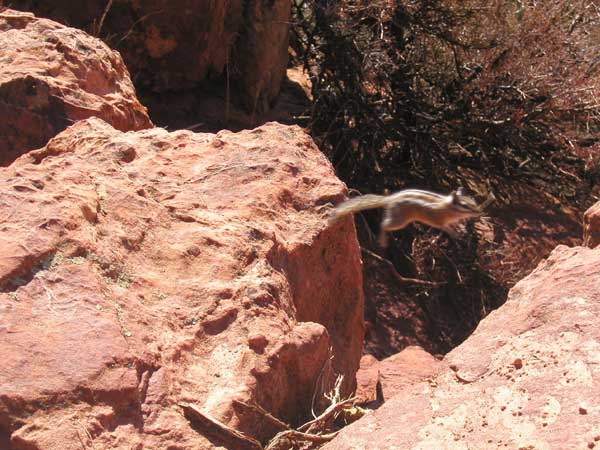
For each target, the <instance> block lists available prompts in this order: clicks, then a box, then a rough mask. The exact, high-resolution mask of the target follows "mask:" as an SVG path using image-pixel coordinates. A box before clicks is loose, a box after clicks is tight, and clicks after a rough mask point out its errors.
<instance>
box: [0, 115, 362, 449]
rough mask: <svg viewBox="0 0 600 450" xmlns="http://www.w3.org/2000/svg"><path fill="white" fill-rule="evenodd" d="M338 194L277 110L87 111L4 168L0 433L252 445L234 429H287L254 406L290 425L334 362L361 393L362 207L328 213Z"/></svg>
mask: <svg viewBox="0 0 600 450" xmlns="http://www.w3.org/2000/svg"><path fill="white" fill-rule="evenodd" d="M344 194H345V187H344V185H343V184H342V183H341V182H340V181H339V180H338V179H337V178H335V176H334V172H333V169H332V167H331V165H330V164H329V163H328V161H327V160H326V158H325V157H324V156H323V155H322V154H321V153H320V152H319V150H318V149H317V147H316V146H315V145H314V143H313V142H312V140H311V139H310V137H309V136H308V135H306V134H305V133H304V132H303V131H301V129H300V128H298V127H286V126H282V125H278V124H267V125H265V126H263V127H260V128H257V129H255V130H252V131H245V132H241V133H237V134H236V133H231V132H227V131H223V132H220V133H218V134H216V135H213V134H195V133H192V132H189V131H179V132H173V133H169V132H167V131H165V130H163V129H160V128H153V129H149V130H143V131H137V132H128V133H123V132H120V131H117V130H115V129H114V128H113V127H111V126H110V125H109V124H107V123H105V122H103V121H102V120H100V119H96V118H94V119H87V120H83V121H80V122H78V123H76V124H75V125H73V126H71V127H70V128H68V129H67V130H65V131H64V132H63V133H61V134H59V135H58V136H56V137H55V138H53V139H52V140H51V141H50V142H49V143H48V144H47V145H46V146H45V147H43V148H42V149H40V150H35V151H32V152H30V153H28V154H27V155H24V156H22V157H21V158H19V159H17V160H16V161H15V162H14V163H13V164H12V165H11V166H9V167H7V168H1V169H0V218H1V225H0V248H1V249H2V251H1V252H0V345H1V347H0V348H1V349H2V352H1V353H2V364H1V365H0V447H2V448H6V447H7V448H12V449H28V450H31V449H40V450H41V449H49V448H61V450H66V449H81V448H82V446H83V447H84V448H103V449H116V448H119V449H121V448H122V449H125V448H127V449H130V448H142V447H143V448H152V449H159V448H179V449H190V450H191V449H194V450H198V449H212V448H217V447H218V448H222V447H225V448H228V449H237V448H244V446H243V445H241V444H240V442H241V443H244V442H246V444H247V443H248V442H249V441H244V440H243V439H242V440H241V441H240V440H239V439H240V438H239V437H238V438H236V437H235V436H236V435H234V434H232V433H231V430H230V429H232V428H233V429H236V430H239V431H242V432H244V433H245V434H246V435H247V436H250V437H253V438H256V439H258V440H260V441H265V440H267V439H269V438H270V437H271V436H272V435H273V434H274V433H275V432H277V431H279V430H278V429H277V428H276V427H275V425H274V422H273V421H272V420H268V417H267V416H265V415H264V414H263V413H261V412H260V410H259V409H257V408H256V405H259V406H261V407H262V408H264V409H265V410H267V411H269V413H270V414H272V415H273V416H276V417H279V418H280V419H281V420H284V421H287V422H290V423H292V424H293V423H296V422H298V421H302V420H304V419H306V416H307V415H308V414H309V412H310V410H311V407H314V408H315V409H316V410H317V411H318V409H319V406H320V405H319V404H320V402H321V400H322V399H323V393H324V391H327V390H328V389H330V387H331V385H332V383H333V381H334V380H335V377H336V375H337V374H340V375H344V380H345V381H344V385H343V393H345V394H349V393H350V392H351V391H352V389H353V388H354V374H355V372H356V370H357V367H358V363H359V360H360V356H361V349H362V338H363V334H364V330H363V296H362V279H361V267H360V255H359V248H358V244H357V241H356V236H355V230H354V225H353V223H352V220H351V219H350V218H348V220H345V221H343V222H341V223H339V224H337V225H335V226H334V227H331V228H328V227H327V226H326V215H327V211H328V209H329V207H328V206H327V204H328V203H330V202H336V201H339V200H341V199H342V198H343V197H344ZM182 405H183V407H182ZM187 405H192V407H193V408H195V409H196V410H197V411H200V412H201V414H202V415H203V417H204V420H200V421H198V417H202V416H197V415H196V416H195V415H193V414H192V415H191V416H190V414H188V413H189V411H190V409H183V408H188V406H187ZM186 411H187V412H186ZM215 423H216V424H218V426H217V425H215ZM207 424H208V425H207ZM236 439H237V440H236ZM2 445H4V446H2Z"/></svg>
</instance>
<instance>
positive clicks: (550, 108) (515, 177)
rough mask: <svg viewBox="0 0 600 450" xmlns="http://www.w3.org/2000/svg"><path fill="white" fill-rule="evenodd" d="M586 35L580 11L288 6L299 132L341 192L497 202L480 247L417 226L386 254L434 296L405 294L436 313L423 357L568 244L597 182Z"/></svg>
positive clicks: (326, 2) (598, 118)
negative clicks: (302, 112) (308, 107)
mask: <svg viewBox="0 0 600 450" xmlns="http://www.w3.org/2000/svg"><path fill="white" fill-rule="evenodd" d="M599 22H600V10H599V8H598V7H596V5H595V3H593V2H590V1H586V0H580V1H567V0H554V1H511V2H504V1H500V0H493V1H492V2H488V1H483V0H470V1H458V0H452V1H442V0H421V1H417V0H399V1H391V0H389V1H386V0H376V1H366V0H342V1H333V0H296V1H295V3H294V39H293V45H294V47H295V53H296V54H297V55H298V58H297V59H298V60H297V62H300V63H303V64H304V66H305V68H306V69H307V70H308V71H309V73H310V74H311V80H312V83H313V97H314V106H313V110H312V114H311V121H310V129H311V132H312V134H313V137H314V138H315V139H316V141H317V142H318V143H319V145H320V147H321V148H322V149H323V150H324V151H325V152H326V154H327V155H328V156H329V158H330V159H331V161H332V163H333V164H334V166H335V168H336V170H337V172H338V175H339V176H340V177H341V178H342V179H343V180H344V181H346V182H347V183H348V184H349V186H350V187H352V188H354V189H355V190H357V191H359V192H362V193H366V192H378V193H381V192H382V191H385V190H389V191H394V190H397V189H401V188H405V187H421V188H431V189H434V190H440V191H449V190H451V189H454V188H456V187H457V186H461V185H462V186H466V187H468V188H469V189H470V190H471V191H472V192H473V193H474V194H475V195H476V196H479V197H481V198H484V197H486V196H487V195H489V194H490V193H493V194H494V195H495V197H496V198H497V202H496V205H495V208H494V209H492V210H491V211H490V212H491V215H492V216H495V217H492V219H490V220H489V221H488V224H489V226H490V227H491V231H490V230H488V233H487V234H489V235H490V236H491V237H487V238H484V237H483V235H484V234H485V233H484V232H483V231H481V230H479V232H477V233H476V232H475V230H474V229H473V228H470V233H467V234H465V235H464V238H463V239H461V240H460V241H458V242H456V241H449V240H448V239H446V238H445V237H444V238H441V239H438V240H437V241H436V243H435V244H433V245H432V243H431V242H432V239H433V238H434V237H435V236H436V233H434V232H431V231H427V230H426V228H423V227H416V228H411V229H408V230H407V231H403V232H402V233H400V234H397V235H396V236H397V237H396V239H395V241H394V242H393V245H392V248H391V250H389V251H388V252H387V256H388V257H389V258H390V259H391V260H393V262H394V264H395V266H396V267H397V269H398V271H399V272H400V273H401V274H403V275H406V276H413V277H421V278H424V279H428V280H431V281H436V282H442V283H443V285H442V286H439V287H429V288H426V287H418V289H415V287H414V286H411V287H410V291H409V290H406V292H407V296H412V297H414V296H415V295H416V296H418V297H420V298H422V299H423V301H426V302H428V305H429V306H430V311H432V314H433V315H434V316H436V317H435V318H434V319H433V321H434V322H435V323H436V327H437V330H436V331H435V332H436V333H437V336H436V337H435V338H434V339H433V340H434V341H435V342H434V343H433V344H431V345H426V347H428V348H429V349H430V350H432V351H447V350H448V349H449V348H451V347H452V346H454V345H456V344H457V343H459V342H460V341H461V340H462V339H464V338H465V337H466V336H468V334H469V333H470V331H471V330H472V329H473V328H474V327H475V326H476V324H477V323H478V321H479V320H480V318H481V317H483V316H485V315H486V314H487V313H488V312H489V311H491V310H492V309H493V308H495V307H497V306H499V304H501V303H502V302H503V301H504V298H505V294H506V292H507V290H508V288H510V286H511V285H512V284H513V283H514V282H515V281H516V280H518V279H520V278H522V277H523V276H524V275H526V273H527V272H528V271H529V270H531V268H532V267H533V266H534V265H535V264H537V262H538V261H539V259H540V258H541V257H543V256H544V255H545V253H547V251H548V250H549V249H550V248H552V246H554V245H555V244H556V243H557V242H563V241H564V242H569V243H571V242H573V240H574V239H575V238H579V233H580V225H579V223H580V220H581V213H582V211H583V210H584V209H585V208H586V207H587V206H589V205H590V204H592V203H593V201H595V200H596V195H595V194H596V193H597V187H596V182H597V181H598V174H599V173H600V172H599V171H598V168H599V164H598V151H597V150H598V149H599V147H600V140H599V138H598V131H599V125H600V102H599V101H598V100H599V99H598V95H599V94H600V90H599V88H600V85H599V83H598V80H599V77H598V75H599V74H600V57H598V55H599V54H600V51H599V50H600V27H599V25H600V23H599ZM521 213H522V214H523V216H522V220H521V218H520V217H516V216H517V215H518V214H521ZM511 216H514V217H511ZM366 217H367V222H368V223H369V224H370V226H371V228H373V230H376V228H377V226H378V225H377V220H378V217H379V216H378V214H377V213H368V214H366ZM546 219H547V220H548V221H550V222H551V223H552V224H553V225H546V226H539V227H537V229H536V221H538V222H539V221H540V220H546ZM517 228H518V231H519V232H516V231H515V230H517ZM523 230H526V233H525V232H523ZM545 236H546V237H548V236H549V237H550V238H549V239H546V240H544V237H545ZM540 242H542V244H543V245H541V244H539V243H540ZM364 245H367V246H368V245H369V244H367V243H365V244H364ZM511 246H512V247H511ZM367 278H368V274H367ZM407 289H409V288H407ZM438 319H439V320H438ZM396 350H397V349H396Z"/></svg>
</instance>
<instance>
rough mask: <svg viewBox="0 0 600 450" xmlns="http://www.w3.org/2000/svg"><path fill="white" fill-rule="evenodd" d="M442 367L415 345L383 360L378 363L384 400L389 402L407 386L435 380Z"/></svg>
mask: <svg viewBox="0 0 600 450" xmlns="http://www.w3.org/2000/svg"><path fill="white" fill-rule="evenodd" d="M443 366H444V364H443V363H442V362H441V361H439V360H438V359H436V358H435V357H434V356H433V355H431V354H430V353H427V352H426V351H425V350H423V349H422V348H421V347H419V346H416V345H414V346H410V347H406V348H405V349H404V350H402V351H401V352H400V353H396V354H395V355H392V356H390V357H388V358H386V359H384V360H383V361H381V362H380V363H379V373H380V378H381V389H382V392H383V398H384V400H385V401H387V400H389V399H390V398H392V397H393V396H395V395H396V394H397V393H398V392H400V391H401V390H402V389H404V388H406V387H407V386H412V385H413V384H417V383H418V382H421V381H426V380H427V379H430V378H435V376H436V375H437V374H438V373H439V372H440V370H441V369H442V367H443Z"/></svg>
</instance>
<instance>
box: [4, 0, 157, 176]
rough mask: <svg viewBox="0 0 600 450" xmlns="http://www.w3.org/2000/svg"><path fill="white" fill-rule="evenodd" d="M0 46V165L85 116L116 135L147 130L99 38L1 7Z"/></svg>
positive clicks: (124, 75) (122, 71)
mask: <svg viewBox="0 0 600 450" xmlns="http://www.w3.org/2000/svg"><path fill="white" fill-rule="evenodd" d="M74 5H75V4H74ZM77 5H79V4H77ZM0 48H1V49H2V50H1V52H0V117H2V120H1V121H0V136H1V137H2V138H1V139H0V165H7V164H9V163H10V162H12V161H13V160H14V159H15V158H16V157H18V156H19V155H21V154H22V153H24V152H26V151H28V150H32V149H35V148H39V147H42V146H43V145H45V144H46V142H48V140H49V139H50V138H51V137H53V136H55V135H56V134H57V133H59V132H60V131H62V130H64V129H65V128H66V127H67V126H69V125H71V124H72V123H73V122H75V121H77V120H80V119H84V118H88V117H91V116H97V117H100V118H102V119H104V120H105V121H107V122H109V123H110V124H111V125H112V126H114V127H115V128H117V129H119V130H122V131H129V130H139V129H142V128H148V127H151V126H152V122H150V119H149V118H148V115H147V113H146V109H145V108H144V107H143V106H142V105H141V104H140V102H139V101H138V100H137V98H136V96H135V90H134V88H133V85H132V83H131V80H130V79H129V73H128V72H127V69H126V67H125V65H124V64H123V61H122V59H121V57H120V56H119V54H118V53H117V52H114V51H112V50H110V49H109V48H108V47H107V46H106V45H105V44H103V43H102V41H100V40H99V39H96V38H93V37H91V36H89V35H87V34H86V33H84V32H83V31H80V30H76V29H73V28H67V27H65V26H63V25H60V24H58V23H56V22H53V21H51V20H47V19H41V18H36V17H34V16H33V15H32V14H30V13H22V12H19V11H14V10H8V9H7V10H4V11H2V12H0Z"/></svg>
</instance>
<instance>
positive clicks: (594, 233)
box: [583, 202, 600, 248]
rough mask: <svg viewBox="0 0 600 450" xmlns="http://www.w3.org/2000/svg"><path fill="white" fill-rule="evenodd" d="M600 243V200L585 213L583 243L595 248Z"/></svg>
mask: <svg viewBox="0 0 600 450" xmlns="http://www.w3.org/2000/svg"><path fill="white" fill-rule="evenodd" d="M598 244H600V202H598V203H596V204H595V205H593V206H592V207H590V208H589V209H588V210H587V211H586V212H585V214H584V215H583V245H585V246H586V247H590V248H594V247H596V246H598Z"/></svg>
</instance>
